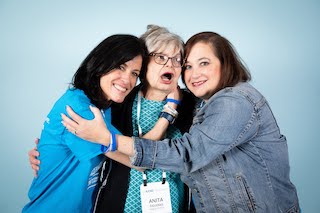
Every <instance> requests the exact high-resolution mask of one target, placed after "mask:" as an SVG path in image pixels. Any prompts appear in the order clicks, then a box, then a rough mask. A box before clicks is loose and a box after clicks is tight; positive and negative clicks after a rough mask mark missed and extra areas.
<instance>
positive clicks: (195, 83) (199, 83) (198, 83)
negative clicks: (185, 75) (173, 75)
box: [192, 81, 204, 86]
mask: <svg viewBox="0 0 320 213" xmlns="http://www.w3.org/2000/svg"><path fill="white" fill-rule="evenodd" d="M203 83H204V81H198V82H194V83H192V85H193V86H199V85H201V84H203Z"/></svg>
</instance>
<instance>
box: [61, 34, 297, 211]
mask: <svg viewBox="0 0 320 213" xmlns="http://www.w3.org/2000/svg"><path fill="white" fill-rule="evenodd" d="M183 77H184V81H185V83H186V85H187V87H188V89H189V90H190V91H191V92H192V93H193V94H194V95H195V96H197V97H199V98H201V99H203V100H204V104H203V106H202V107H201V108H200V109H199V111H198V113H197V114H196V116H195V117H194V119H193V124H192V126H191V128H190V130H189V133H185V134H184V135H183V136H182V137H181V138H178V139H166V140H162V141H152V140H146V139H142V138H137V137H135V138H130V137H125V136H120V135H117V136H116V141H117V149H118V151H120V152H122V153H124V154H127V155H129V156H131V160H132V164H133V165H135V166H141V167H148V168H161V169H165V170H170V171H173V172H176V173H180V174H181V179H182V180H183V181H184V182H185V183H186V184H187V185H188V186H189V188H190V189H192V192H193V200H194V203H195V206H196V209H197V212H299V211H300V209H299V202H298V197H297V192H296V188H295V186H294V185H293V184H292V183H291V181H290V177H289V176H290V175H289V173H290V167H289V160H288V147H287V141H286V138H285V136H283V135H282V134H281V133H280V130H279V127H278V125H277V122H276V120H275V118H274V116H273V113H272V111H271V109H270V106H269V105H268V102H267V101H266V99H265V98H264V97H263V96H262V95H261V94H260V93H259V92H258V91H257V90H256V89H255V88H254V87H252V86H251V85H250V84H249V83H248V81H249V80H250V78H251V76H250V74H249V72H248V71H247V69H246V67H245V66H244V65H243V63H242V62H241V59H240V57H239V56H238V55H237V54H236V51H235V50H234V48H233V46H232V45H231V44H230V42H229V41H228V40H227V39H225V38H224V37H222V36H220V35H219V34H217V33H213V32H203V33H199V34H196V35H194V36H192V37H191V38H190V39H189V40H188V42H187V43H186V62H185V70H184V73H183ZM93 111H94V113H95V119H94V120H91V121H86V120H82V119H81V121H79V120H78V121H77V122H78V123H76V122H73V121H71V120H65V122H66V123H65V125H66V127H67V128H68V129H70V130H73V129H77V133H78V132H79V133H78V136H80V137H82V138H84V139H87V140H90V141H93V142H95V143H100V144H104V145H108V144H109V141H110V137H111V135H110V133H109V131H107V128H106V127H105V124H104V123H103V122H102V118H101V115H100V113H99V111H98V110H95V109H94V110H93Z"/></svg>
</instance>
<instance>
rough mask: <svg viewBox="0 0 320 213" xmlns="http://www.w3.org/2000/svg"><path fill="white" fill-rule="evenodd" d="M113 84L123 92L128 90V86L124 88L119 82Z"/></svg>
mask: <svg viewBox="0 0 320 213" xmlns="http://www.w3.org/2000/svg"><path fill="white" fill-rule="evenodd" d="M113 86H114V87H115V88H116V89H117V90H120V91H121V92H125V91H127V89H126V88H124V87H122V86H120V85H118V84H114V85H113Z"/></svg>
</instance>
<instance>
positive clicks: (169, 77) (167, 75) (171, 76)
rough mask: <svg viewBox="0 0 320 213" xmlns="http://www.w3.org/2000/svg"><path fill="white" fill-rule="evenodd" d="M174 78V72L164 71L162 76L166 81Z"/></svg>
mask: <svg viewBox="0 0 320 213" xmlns="http://www.w3.org/2000/svg"><path fill="white" fill-rule="evenodd" d="M172 78H173V74H172V73H164V74H163V75H162V76H161V79H162V80H164V81H170V80H171V79H172Z"/></svg>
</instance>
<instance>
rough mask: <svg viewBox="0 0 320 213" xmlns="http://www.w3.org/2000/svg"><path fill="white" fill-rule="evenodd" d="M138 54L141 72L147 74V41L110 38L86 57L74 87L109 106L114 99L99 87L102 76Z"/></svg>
mask: <svg viewBox="0 0 320 213" xmlns="http://www.w3.org/2000/svg"><path fill="white" fill-rule="evenodd" d="M139 55H141V56H142V67H141V71H140V75H142V76H144V72H146V66H147V64H148V51H147V48H146V46H145V43H144V41H143V40H141V39H139V38H137V37H136V36H133V35H126V34H116V35H112V36H110V37H107V38H106V39H104V40H103V41H102V42H101V43H100V44H99V45H98V46H97V47H95V48H94V49H93V50H92V51H91V52H90V53H89V55H88V56H87V57H86V58H85V59H84V61H83V62H82V63H81V65H80V67H79V68H78V70H77V72H76V73H75V74H74V76H73V79H72V83H71V84H72V86H73V87H74V88H77V89H81V90H83V91H84V93H85V94H86V95H87V96H88V98H89V99H90V101H91V103H92V104H94V105H95V106H96V107H98V108H100V109H104V108H107V107H108V106H109V105H110V104H111V102H110V101H107V97H105V95H104V93H103V91H102V89H101V87H100V78H101V77H102V76H104V75H105V74H107V73H108V72H110V71H111V70H113V69H115V68H118V67H119V66H120V65H121V64H124V63H126V62H127V61H130V60H132V59H133V58H135V57H136V56H139Z"/></svg>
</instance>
